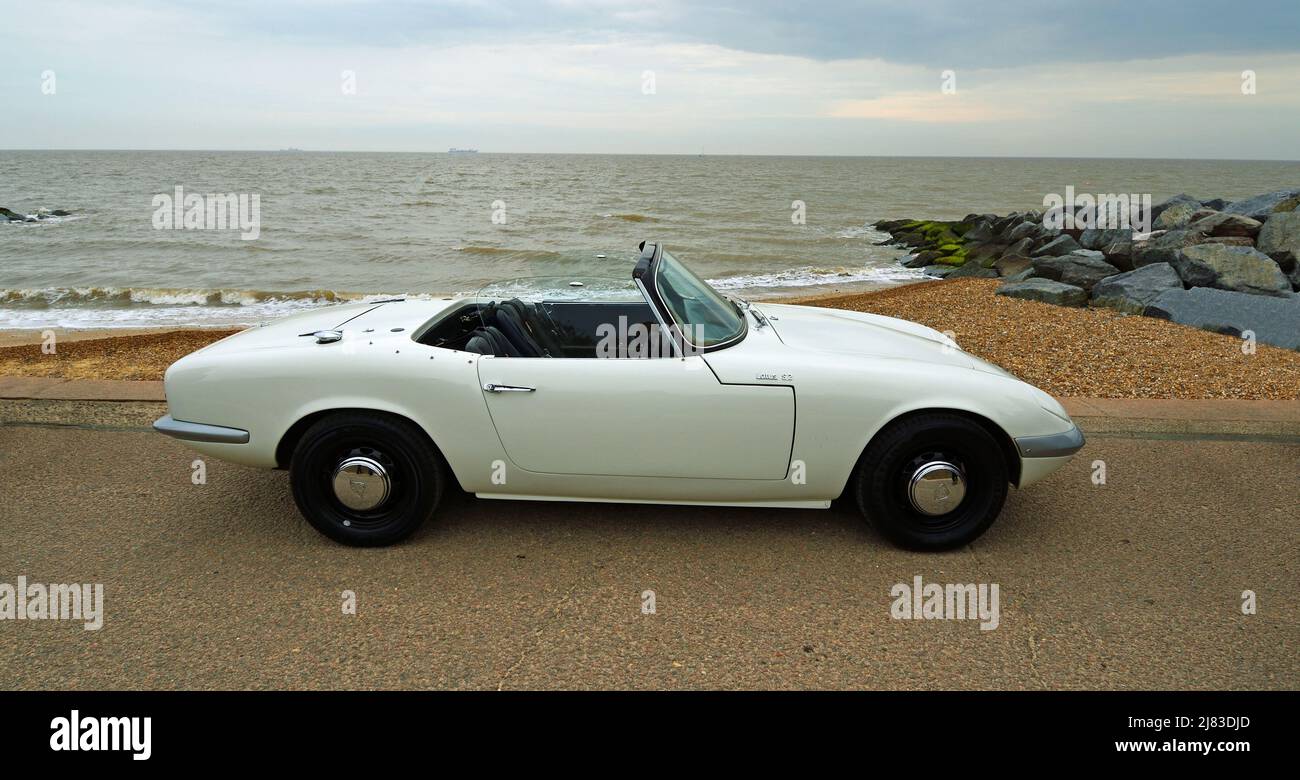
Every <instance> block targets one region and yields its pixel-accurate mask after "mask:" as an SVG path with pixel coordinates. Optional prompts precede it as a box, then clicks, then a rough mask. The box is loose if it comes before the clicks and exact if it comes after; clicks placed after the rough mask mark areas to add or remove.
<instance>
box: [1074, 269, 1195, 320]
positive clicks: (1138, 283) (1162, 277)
mask: <svg viewBox="0 0 1300 780" xmlns="http://www.w3.org/2000/svg"><path fill="white" fill-rule="evenodd" d="M1174 289H1177V290H1181V289H1183V280H1182V279H1180V278H1179V276H1178V272H1177V271H1175V270H1174V267H1173V266H1172V265H1170V264H1168V263H1156V264H1154V265H1144V266H1142V267H1141V268H1139V269H1137V270H1135V271H1128V272H1126V273H1122V274H1116V275H1115V276H1109V277H1106V278H1105V279H1102V280H1101V281H1100V282H1097V284H1096V285H1095V286H1093V288H1092V305H1093V306H1105V307H1107V308H1110V309H1118V310H1119V311H1122V312H1127V313H1129V314H1141V313H1142V312H1143V310H1144V309H1146V307H1147V305H1148V304H1150V303H1151V302H1152V301H1154V300H1155V299H1156V298H1158V297H1159V296H1160V294H1161V293H1163V292H1164V291H1165V290H1174Z"/></svg>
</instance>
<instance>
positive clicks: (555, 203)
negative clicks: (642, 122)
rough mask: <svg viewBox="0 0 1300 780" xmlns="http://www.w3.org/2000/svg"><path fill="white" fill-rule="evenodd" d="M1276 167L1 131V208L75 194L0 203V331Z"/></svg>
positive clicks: (797, 276)
mask: <svg viewBox="0 0 1300 780" xmlns="http://www.w3.org/2000/svg"><path fill="white" fill-rule="evenodd" d="M1295 186H1300V162H1262V161H1228V160H1224V161H1214V160H1207V161H1189V160H1108V159H1067V158H1062V159H1045V158H1032V159H1017V158H939V157H906V158H902V157H793V156H792V157H745V156H713V155H701V156H660V155H561V154H494V153H491V152H490V151H483V152H481V153H477V154H464V153H462V154H447V153H429V154H421V153H350V152H312V151H298V150H289V151H283V152H220V151H213V152H203V151H0V206H4V207H7V208H9V209H11V210H12V211H15V212H18V213H21V214H36V213H38V212H41V210H45V213H48V212H49V211H53V210H63V211H68V212H71V213H70V214H69V215H67V216H61V217H59V216H51V217H48V218H46V219H42V220H39V221H37V222H5V221H3V220H2V219H0V329H26V328H49V327H61V328H136V327H229V326H240V325H252V324H257V323H260V322H266V321H268V320H271V319H274V318H276V317H278V316H281V315H284V314H288V313H292V312H295V311H300V310H302V309H305V308H310V307H314V306H322V305H328V304H330V303H337V302H340V301H350V300H367V299H380V298H390V297H395V296H438V297H441V296H446V295H454V294H472V293H473V292H475V291H476V290H479V289H480V288H482V287H483V286H485V285H488V284H493V283H498V282H502V281H504V280H518V279H524V280H530V279H535V280H536V284H537V286H539V287H545V286H546V285H549V284H563V282H564V280H566V279H574V280H583V279H616V280H626V279H628V278H629V277H630V274H631V269H632V264H633V262H634V259H635V258H636V256H637V254H638V250H637V246H638V244H639V243H640V242H641V241H646V240H649V241H659V242H662V243H663V244H664V245H665V246H666V247H667V248H668V250H669V251H670V252H672V253H673V254H674V255H675V256H677V257H678V258H679V259H680V260H682V261H683V262H684V263H686V264H687V265H689V266H690V267H691V268H693V269H694V270H695V271H696V273H698V274H699V275H700V276H702V277H703V278H705V279H707V280H709V281H710V282H711V283H712V284H713V285H714V286H716V287H718V288H719V289H722V290H724V291H729V292H736V293H739V294H742V295H744V296H745V297H752V298H788V297H793V296H812V295H819V294H832V293H838V292H854V291H862V290H870V289H877V288H881V287H889V286H893V285H900V284H908V283H913V282H916V281H920V280H922V279H924V278H925V277H924V276H923V275H922V273H921V272H920V271H915V270H911V269H907V268H903V267H902V266H900V264H899V260H900V258H902V257H903V256H904V252H903V250H901V249H899V248H897V247H890V246H886V245H883V244H882V242H883V241H885V240H886V239H887V238H888V236H887V235H885V234H884V233H881V232H879V231H877V230H875V229H874V228H872V227H871V225H872V223H873V222H875V221H876V220H879V219H887V218H888V219H893V218H903V217H916V218H933V219H955V218H960V217H962V216H965V215H966V214H970V213H1006V212H1009V211H1013V210H1027V209H1034V208H1042V206H1043V202H1044V197H1045V196H1048V195H1051V194H1056V195H1063V194H1064V193H1065V192H1066V188H1067V187H1072V188H1073V190H1074V191H1075V192H1076V193H1097V194H1107V193H1132V194H1145V195H1150V196H1151V197H1152V198H1153V200H1154V201H1155V202H1159V201H1160V200H1163V199H1164V198H1166V197H1168V196H1170V195H1174V194H1176V193H1180V192H1187V193H1190V194H1192V195H1195V196H1197V197H1200V198H1203V199H1208V198H1212V197H1222V198H1227V199H1233V198H1241V197H1246V196H1249V195H1254V194H1257V193H1261V192H1267V191H1270V190H1276V189H1281V188H1284V187H1295ZM213 196H218V197H213ZM225 196H234V197H232V198H230V199H228V200H227V198H226V197H225ZM241 197H242V201H241V200H240V198H241ZM187 198H191V200H190V202H189V203H188V205H187V202H186V199H187ZM213 201H220V202H221V204H222V205H223V206H229V207H230V208H229V209H228V211H227V213H226V214H225V215H224V216H225V217H226V219H224V220H223V219H222V216H223V214H221V213H220V212H218V211H217V210H216V209H214V208H213V207H212V205H213ZM241 204H242V207H243V208H244V214H245V216H249V217H251V216H252V215H253V214H254V213H255V214H256V217H257V219H256V224H255V225H253V226H252V229H247V228H246V227H245V226H241V225H240V224H239V221H238V220H237V219H235V218H234V216H235V212H237V211H239V206H240V205H241ZM196 206H197V208H195V207H196ZM254 206H256V209H255V210H254V208H253V207H254ZM190 211H192V212H193V214H194V215H195V216H194V219H193V220H191V219H189V218H187V216H186V213H187V212H190ZM250 224H251V222H250Z"/></svg>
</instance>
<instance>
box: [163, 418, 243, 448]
mask: <svg viewBox="0 0 1300 780" xmlns="http://www.w3.org/2000/svg"><path fill="white" fill-rule="evenodd" d="M153 429H154V430H155V431H158V432H159V433H163V434H166V435H168V436H171V437H172V438H174V439H180V440H181V441H203V442H215V443H217V444H247V443H248V431H245V430H241V429H239V428H226V427H224V426H221V425H204V424H203V423H192V422H185V421H184V420H173V419H172V416H171V415H170V414H164V415H163V416H162V417H159V418H158V419H157V420H155V421H154V424H153Z"/></svg>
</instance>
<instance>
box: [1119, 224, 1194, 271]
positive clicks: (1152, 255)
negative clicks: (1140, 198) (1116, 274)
mask: <svg viewBox="0 0 1300 780" xmlns="http://www.w3.org/2000/svg"><path fill="white" fill-rule="evenodd" d="M1204 242H1205V234H1204V233H1201V232H1200V231H1198V230H1170V231H1168V232H1167V233H1161V234H1160V235H1158V236H1153V237H1152V238H1149V239H1147V240H1146V241H1135V242H1133V267H1134V268H1141V267H1142V266H1144V265H1151V264H1153V263H1169V264H1171V265H1172V264H1173V263H1174V262H1175V261H1176V260H1177V259H1178V255H1179V253H1180V252H1181V251H1182V250H1183V249H1184V248H1186V247H1189V246H1196V245H1197V244H1201V243H1204Z"/></svg>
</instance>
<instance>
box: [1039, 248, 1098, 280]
mask: <svg viewBox="0 0 1300 780" xmlns="http://www.w3.org/2000/svg"><path fill="white" fill-rule="evenodd" d="M1033 263H1034V276H1038V277H1042V278H1044V279H1051V280H1053V281H1057V282H1064V283H1065V284H1069V285H1074V286H1075V287H1082V288H1083V289H1085V290H1091V289H1092V286H1093V285H1094V284H1096V283H1097V282H1099V281H1101V280H1102V279H1105V278H1106V277H1108V276H1114V275H1115V274H1117V273H1119V269H1118V268H1116V267H1115V266H1113V265H1111V264H1110V263H1108V262H1106V258H1105V256H1104V255H1102V253H1101V252H1097V251H1094V250H1091V249H1080V250H1077V251H1074V252H1071V253H1070V254H1068V255H1062V256H1060V257H1036V258H1034V260H1033Z"/></svg>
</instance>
